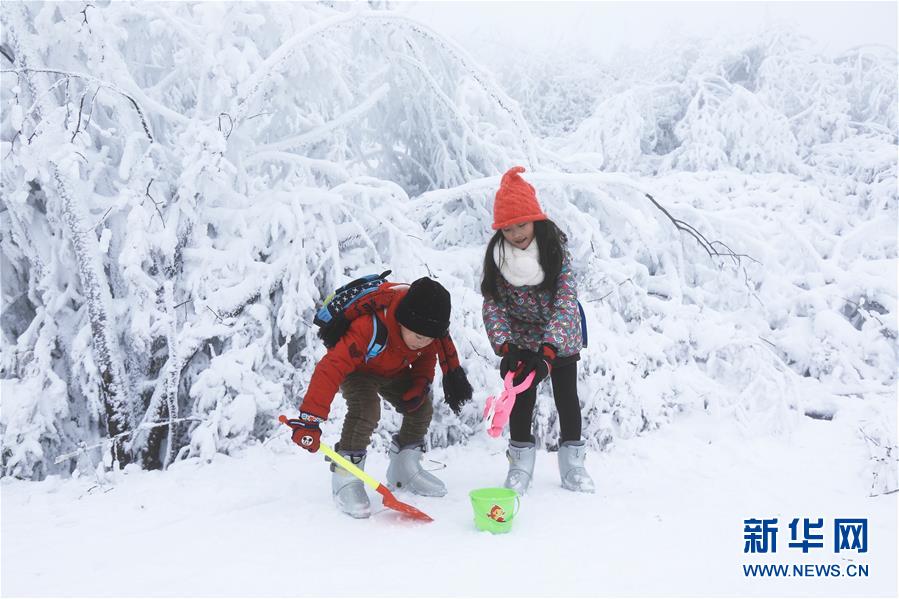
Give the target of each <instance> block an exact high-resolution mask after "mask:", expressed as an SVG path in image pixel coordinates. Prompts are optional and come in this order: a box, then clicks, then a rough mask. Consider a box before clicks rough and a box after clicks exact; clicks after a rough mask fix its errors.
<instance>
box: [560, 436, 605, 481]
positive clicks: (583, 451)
mask: <svg viewBox="0 0 899 599" xmlns="http://www.w3.org/2000/svg"><path fill="white" fill-rule="evenodd" d="M586 457H587V444H586V442H584V441H565V442H564V443H562V445H561V446H560V447H559V476H560V477H561V478H562V486H563V487H565V488H566V489H568V490H569V491H578V492H580V493H593V492H595V491H596V487H595V486H594V484H593V479H592V478H590V475H589V474H588V473H587V470H586V468H584V459H586Z"/></svg>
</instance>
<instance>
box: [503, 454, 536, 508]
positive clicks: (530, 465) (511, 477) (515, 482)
mask: <svg viewBox="0 0 899 599" xmlns="http://www.w3.org/2000/svg"><path fill="white" fill-rule="evenodd" d="M506 457H507V458H509V474H507V475H506V482H504V483H503V486H504V487H506V488H507V489H514V490H515V491H517V492H518V494H519V495H524V494H525V493H527V490H528V487H529V486H530V484H531V478H532V477H533V476H534V461H535V460H536V459H537V448H536V447H535V446H534V444H533V443H528V442H522V441H510V442H509V449H507V450H506Z"/></svg>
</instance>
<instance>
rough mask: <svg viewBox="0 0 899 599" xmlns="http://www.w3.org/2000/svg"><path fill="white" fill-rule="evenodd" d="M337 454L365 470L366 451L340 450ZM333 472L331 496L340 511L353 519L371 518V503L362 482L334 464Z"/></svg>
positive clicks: (332, 466)
mask: <svg viewBox="0 0 899 599" xmlns="http://www.w3.org/2000/svg"><path fill="white" fill-rule="evenodd" d="M337 453H339V454H340V455H342V456H343V457H345V458H346V459H348V460H349V461H351V462H352V463H353V464H354V465H356V466H358V467H359V468H360V469H363V470H364V469H365V452H364V451H363V452H344V451H339V450H338V452H337ZM331 472H332V474H331V495H333V497H334V503H336V504H337V507H338V508H339V509H340V511H341V512H343V513H345V514H348V515H350V516H352V517H353V518H368V517H369V516H371V502H370V501H369V499H368V494H367V493H366V492H365V485H363V483H362V481H361V480H359V479H358V478H356V477H355V476H353V475H352V474H350V473H349V472H347V471H346V470H344V469H343V468H341V467H339V466H338V465H337V464H334V463H332V464H331Z"/></svg>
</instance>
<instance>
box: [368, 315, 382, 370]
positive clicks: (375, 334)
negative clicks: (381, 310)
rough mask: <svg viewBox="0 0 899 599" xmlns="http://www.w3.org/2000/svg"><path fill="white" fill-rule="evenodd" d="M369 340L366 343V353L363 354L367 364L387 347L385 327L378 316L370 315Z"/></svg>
mask: <svg viewBox="0 0 899 599" xmlns="http://www.w3.org/2000/svg"><path fill="white" fill-rule="evenodd" d="M371 324H372V332H371V340H370V341H369V342H368V351H367V352H365V362H366V363H368V361H369V360H371V359H372V358H376V357H378V356H379V355H380V354H381V352H382V351H384V348H385V347H387V325H385V324H384V323H383V322H382V321H381V319H380V318H378V315H377V314H375V313H372V315H371Z"/></svg>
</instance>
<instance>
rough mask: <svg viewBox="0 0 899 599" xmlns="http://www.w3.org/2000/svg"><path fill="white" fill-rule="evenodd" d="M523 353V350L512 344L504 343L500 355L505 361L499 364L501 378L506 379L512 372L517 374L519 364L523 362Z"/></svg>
mask: <svg viewBox="0 0 899 599" xmlns="http://www.w3.org/2000/svg"><path fill="white" fill-rule="evenodd" d="M521 352H522V350H520V349H518V348H517V347H516V346H514V345H512V344H511V343H503V346H502V347H501V348H500V353H501V354H502V356H503V359H502V360H500V362H499V376H500V378H506V373H508V372H509V371H510V370H511V371H512V372H515V370H517V369H518V363H519V362H520V361H521Z"/></svg>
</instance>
